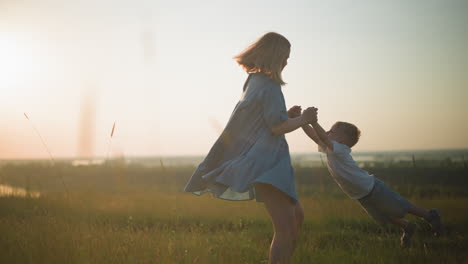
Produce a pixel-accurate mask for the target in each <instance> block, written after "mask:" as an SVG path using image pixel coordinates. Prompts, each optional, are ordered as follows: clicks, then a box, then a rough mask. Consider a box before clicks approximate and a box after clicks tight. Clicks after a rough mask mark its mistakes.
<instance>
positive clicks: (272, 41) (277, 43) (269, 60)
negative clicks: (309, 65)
mask: <svg viewBox="0 0 468 264" xmlns="http://www.w3.org/2000/svg"><path fill="white" fill-rule="evenodd" d="M290 50H291V43H289V41H288V40H287V39H286V38H285V37H284V36H282V35H280V34H278V33H275V32H269V33H266V34H265V35H263V36H262V37H261V38H260V39H258V40H257V41H255V42H254V43H253V44H252V45H250V46H249V47H247V48H246V49H245V50H244V51H242V52H241V53H240V54H238V55H237V56H235V57H234V59H235V60H236V61H237V63H239V65H241V66H242V67H243V68H244V70H245V71H246V72H248V73H256V72H261V73H264V74H266V75H267V76H268V77H270V78H271V79H272V80H274V81H277V82H278V83H279V84H280V85H285V84H286V83H285V82H284V81H283V79H282V77H281V72H282V71H283V68H284V66H286V60H287V59H288V57H289V52H290Z"/></svg>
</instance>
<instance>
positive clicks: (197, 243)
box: [0, 163, 468, 263]
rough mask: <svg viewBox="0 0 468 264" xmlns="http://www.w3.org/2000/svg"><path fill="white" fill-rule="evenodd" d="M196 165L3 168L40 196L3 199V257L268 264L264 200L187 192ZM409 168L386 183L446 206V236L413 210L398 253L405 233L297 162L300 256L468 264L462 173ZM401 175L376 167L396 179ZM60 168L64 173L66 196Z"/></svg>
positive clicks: (9, 178)
mask: <svg viewBox="0 0 468 264" xmlns="http://www.w3.org/2000/svg"><path fill="white" fill-rule="evenodd" d="M192 169H193V168H191V167H168V168H165V169H164V170H163V169H162V168H146V167H139V166H125V165H124V164H123V163H117V164H112V165H110V164H107V165H102V166H85V167H73V166H69V165H66V164H59V165H57V166H56V167H51V166H47V165H41V164H34V165H21V166H4V167H2V168H0V180H1V181H2V183H5V184H11V185H14V186H18V187H24V186H25V185H24V184H25V183H26V181H25V179H26V178H27V177H29V185H30V188H31V189H33V190H39V191H41V192H42V194H41V196H40V197H39V198H37V199H33V198H19V197H1V198H0V234H2V236H1V237H0V263H267V254H268V247H269V243H270V240H271V236H272V227H271V223H270V220H269V217H268V215H267V213H266V211H265V209H264V208H263V205H262V204H261V203H256V202H253V201H246V202H229V201H223V200H219V199H215V198H212V197H211V196H210V195H203V196H200V197H198V196H194V195H192V194H188V193H183V192H182V191H181V190H182V188H183V186H184V184H185V182H186V179H187V177H189V176H190V172H191V170H192ZM408 170H409V171H408V172H407V175H408V177H409V178H408V179H406V178H404V177H400V178H399V176H398V175H397V176H396V177H395V178H394V181H392V180H387V179H386V180H387V181H389V184H390V185H392V186H393V187H394V188H396V189H400V190H402V191H405V192H407V194H408V198H409V199H410V200H412V201H413V202H415V203H417V204H420V205H422V206H425V207H438V208H440V209H441V212H442V214H443V218H444V221H445V222H446V223H447V227H448V234H447V236H445V237H440V238H437V237H433V236H431V235H430V232H429V231H428V230H429V226H428V225H427V224H426V223H425V222H423V221H421V220H419V219H416V218H411V217H410V218H409V219H411V220H412V221H414V222H415V223H417V225H418V227H419V230H418V232H417V234H416V235H415V238H414V243H413V246H412V248H410V249H409V250H401V249H400V248H399V236H400V230H398V229H397V228H393V227H380V226H379V225H377V224H376V223H375V222H374V221H373V220H372V219H371V218H370V217H368V216H367V215H366V214H365V212H364V211H363V210H362V209H361V208H360V207H359V205H358V204H357V203H356V202H355V201H352V200H350V199H348V198H347V197H345V196H344V195H342V194H341V191H340V190H339V189H338V187H336V185H335V184H334V183H333V182H332V181H330V179H329V176H328V175H327V174H326V171H323V170H320V169H317V170H315V169H301V168H299V169H296V174H297V175H298V181H299V184H298V191H299V195H300V197H301V203H302V204H303V207H304V211H305V223H304V226H303V229H302V236H301V238H300V241H299V243H298V248H297V250H296V252H295V255H294V259H293V263H468V253H467V252H466V248H468V239H467V235H468V225H467V224H468V210H467V209H468V195H466V193H464V192H462V191H461V192H459V193H456V194H454V195H452V192H456V190H459V188H466V187H467V186H466V185H463V184H464V181H463V180H462V179H460V178H461V177H465V176H463V174H462V176H460V174H457V173H454V172H452V171H450V170H446V171H442V170H441V171H440V173H442V175H449V176H448V177H452V178H451V179H450V180H447V181H446V182H445V184H444V185H442V184H440V183H435V184H424V182H420V180H421V179H424V176H416V178H417V179H419V180H417V179H416V178H411V177H412V176H411V175H413V174H412V173H414V170H413V169H412V168H411V170H410V169H408ZM394 172H395V171H385V170H382V171H379V174H380V175H382V177H383V178H385V177H387V176H386V174H385V173H388V175H389V176H388V177H389V179H390V177H391V176H390V175H393V173H394ZM56 173H63V178H64V180H65V181H66V183H67V186H69V195H68V199H65V197H66V195H65V193H64V191H63V189H61V188H60V187H61V185H60V182H59V180H58V178H57V175H56ZM400 173H404V171H401V172H400ZM431 173H435V172H430V173H428V174H427V175H429V176H428V177H433V178H437V177H436V176H435V174H434V175H433V176H431V175H432V174H431ZM187 175H188V176H187ZM322 176H323V178H320V177H322ZM439 176H441V175H439ZM418 177H419V178H418ZM400 180H401V181H403V180H404V181H406V182H407V183H406V184H405V183H401V182H399V181H400ZM452 183H453V184H452ZM455 183H456V184H455ZM408 186H414V188H413V187H411V188H408ZM437 187H439V188H440V189H441V191H439V192H437V193H434V192H431V195H430V196H428V195H421V193H424V190H426V189H431V188H432V189H435V188H437Z"/></svg>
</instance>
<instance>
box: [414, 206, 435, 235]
mask: <svg viewBox="0 0 468 264" xmlns="http://www.w3.org/2000/svg"><path fill="white" fill-rule="evenodd" d="M408 213H410V214H412V215H415V216H419V217H422V218H423V219H424V220H426V221H427V222H428V223H429V224H430V225H431V227H432V229H433V230H434V233H435V234H436V235H441V234H442V233H443V229H444V226H443V224H442V219H441V217H440V213H439V210H437V209H431V210H426V209H424V208H421V207H419V206H416V205H414V204H411V205H410V207H409V208H408Z"/></svg>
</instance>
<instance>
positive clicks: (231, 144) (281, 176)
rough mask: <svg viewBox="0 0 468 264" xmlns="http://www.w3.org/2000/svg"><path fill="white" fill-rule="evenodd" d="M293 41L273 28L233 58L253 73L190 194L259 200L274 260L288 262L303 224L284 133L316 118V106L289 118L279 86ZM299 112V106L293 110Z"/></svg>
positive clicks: (188, 188)
mask: <svg viewBox="0 0 468 264" xmlns="http://www.w3.org/2000/svg"><path fill="white" fill-rule="evenodd" d="M290 50H291V44H290V43H289V41H288V40H287V39H286V38H285V37H283V36H282V35H280V34H277V33H274V32H270V33H267V34H265V35H264V36H262V37H261V38H260V39H258V40H257V41H256V42H255V43H253V44H252V45H250V46H249V47H248V48H247V49H245V50H244V51H243V52H241V53H240V54H239V55H237V56H236V57H234V58H235V59H236V61H237V62H238V63H239V65H241V66H242V67H243V68H244V69H245V71H246V72H247V73H248V74H249V76H248V78H247V80H246V82H245V84H244V88H243V93H242V96H241V98H240V100H239V102H238V103H237V105H236V107H235V108H234V111H233V113H232V114H231V117H230V119H229V121H228V123H227V125H226V127H225V129H224V130H223V132H222V134H221V136H220V137H219V138H218V140H217V141H216V143H215V144H214V145H213V147H212V148H211V150H210V152H209V153H208V155H207V156H206V158H205V159H204V161H203V162H202V163H201V164H200V165H199V166H198V168H197V169H196V170H195V172H194V173H193V175H192V177H191V178H190V180H189V182H188V183H187V186H186V187H185V191H186V192H193V193H195V194H198V195H200V194H202V193H205V192H211V193H213V195H214V196H215V197H218V198H221V199H226V200H250V199H254V198H255V199H256V200H257V201H259V202H263V203H264V204H265V207H266V209H267V211H268V213H269V215H270V217H271V219H272V223H273V227H274V237H273V240H272V243H271V247H270V263H275V264H276V263H288V262H289V260H290V258H291V256H292V253H293V250H294V247H295V241H296V240H297V237H298V235H299V228H300V226H301V224H302V222H303V218H304V216H303V211H302V207H301V205H300V203H299V200H298V198H297V194H296V190H295V184H294V171H293V168H292V166H291V158H290V155H289V147H288V144H287V142H286V139H285V136H284V134H286V133H289V132H291V131H293V130H295V129H297V128H299V127H301V126H302V125H305V124H308V123H311V122H312V121H314V120H315V119H316V116H317V109H316V108H313V107H309V108H307V109H306V110H304V112H303V113H302V115H300V116H299V117H296V118H289V115H288V111H287V110H286V104H285V101H284V97H283V93H282V91H281V86H282V85H284V84H285V82H284V81H283V79H282V77H281V72H282V71H283V69H284V67H285V66H286V65H287V60H288V58H289V53H290ZM289 112H290V113H292V112H301V109H300V107H299V106H294V107H292V108H291V109H290V110H289Z"/></svg>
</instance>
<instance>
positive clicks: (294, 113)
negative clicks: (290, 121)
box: [288, 105, 302, 118]
mask: <svg viewBox="0 0 468 264" xmlns="http://www.w3.org/2000/svg"><path fill="white" fill-rule="evenodd" d="M301 112H302V108H301V106H299V105H295V106H293V107H291V108H289V110H288V116H289V118H295V117H298V116H300V115H301Z"/></svg>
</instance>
